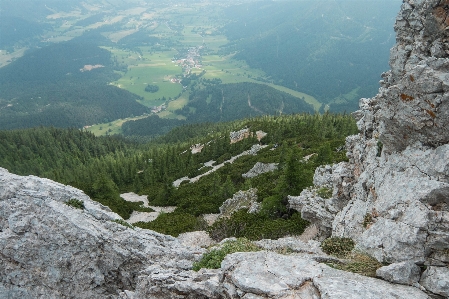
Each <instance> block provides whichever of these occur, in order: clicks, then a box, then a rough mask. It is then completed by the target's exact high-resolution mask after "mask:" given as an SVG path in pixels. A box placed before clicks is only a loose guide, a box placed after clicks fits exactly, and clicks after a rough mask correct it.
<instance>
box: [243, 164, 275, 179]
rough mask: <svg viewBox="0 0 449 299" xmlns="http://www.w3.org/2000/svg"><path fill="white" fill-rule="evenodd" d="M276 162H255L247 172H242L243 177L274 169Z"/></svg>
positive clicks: (250, 176)
mask: <svg viewBox="0 0 449 299" xmlns="http://www.w3.org/2000/svg"><path fill="white" fill-rule="evenodd" d="M277 166H278V163H267V164H265V163H261V162H257V163H256V164H255V165H254V167H253V168H251V169H250V170H249V171H248V172H247V173H244V174H242V177H244V178H254V177H256V176H259V175H261V174H263V173H267V172H270V171H274V170H276V169H277Z"/></svg>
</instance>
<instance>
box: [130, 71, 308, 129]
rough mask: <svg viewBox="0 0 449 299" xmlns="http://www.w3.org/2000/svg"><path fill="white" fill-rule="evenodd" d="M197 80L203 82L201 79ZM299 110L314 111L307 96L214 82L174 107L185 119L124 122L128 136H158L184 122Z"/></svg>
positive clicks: (199, 121) (152, 118)
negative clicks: (307, 100) (304, 97)
mask: <svg viewBox="0 0 449 299" xmlns="http://www.w3.org/2000/svg"><path fill="white" fill-rule="evenodd" d="M198 81H199V82H204V81H203V80H202V79H199V80H198ZM194 84H196V83H194ZM198 84H202V83H198ZM300 112H302V113H313V107H312V106H311V105H309V104H307V103H306V102H305V101H304V99H299V98H297V97H294V96H292V95H289V94H287V93H285V92H282V91H279V90H276V89H274V88H272V87H269V86H266V85H263V84H256V83H248V82H244V83H235V84H212V85H208V86H207V85H206V87H205V88H201V89H194V90H193V91H192V92H191V94H190V97H189V102H188V103H187V105H186V106H184V107H183V108H182V109H179V110H176V111H175V113H176V114H178V115H181V116H184V117H185V120H178V119H161V118H159V117H158V116H156V115H154V116H150V117H147V118H144V119H139V120H134V121H127V122H125V123H124V124H123V126H122V132H123V134H124V135H125V136H133V135H134V136H146V137H155V136H160V135H163V134H165V133H167V132H168V131H170V129H172V128H174V127H176V126H180V125H183V124H194V123H206V122H207V123H214V122H226V121H232V120H237V119H243V118H246V117H253V116H262V115H282V114H293V113H300Z"/></svg>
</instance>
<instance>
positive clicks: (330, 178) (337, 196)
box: [288, 162, 352, 237]
mask: <svg viewBox="0 0 449 299" xmlns="http://www.w3.org/2000/svg"><path fill="white" fill-rule="evenodd" d="M351 180H352V174H351V172H350V171H349V170H348V166H347V163H345V162H342V163H339V164H336V165H325V166H321V167H318V168H317V169H316V170H315V174H314V176H313V183H314V187H312V188H308V189H305V190H303V191H302V192H301V194H300V195H299V196H289V197H288V201H289V205H290V208H292V209H295V210H298V211H300V212H301V217H302V218H303V219H306V220H308V221H310V222H311V223H312V224H314V225H316V226H317V227H318V228H319V230H320V232H321V236H322V237H328V236H330V234H331V232H332V223H333V221H334V218H335V215H336V214H337V213H338V212H340V211H341V210H342V208H343V207H345V205H346V204H347V202H348V199H347V196H348V194H349V190H350V188H351V183H350V182H351Z"/></svg>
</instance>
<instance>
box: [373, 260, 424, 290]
mask: <svg viewBox="0 0 449 299" xmlns="http://www.w3.org/2000/svg"><path fill="white" fill-rule="evenodd" d="M376 276H378V277H381V278H382V279H384V280H387V281H389V282H393V283H399V284H405V285H413V284H415V283H417V282H418V281H419V278H420V277H421V268H419V267H418V266H417V265H416V264H415V263H413V262H410V261H406V262H401V263H394V264H391V265H388V266H384V267H381V268H379V269H377V271H376Z"/></svg>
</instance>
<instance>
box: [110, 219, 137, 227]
mask: <svg viewBox="0 0 449 299" xmlns="http://www.w3.org/2000/svg"><path fill="white" fill-rule="evenodd" d="M114 222H115V223H118V224H120V225H123V226H126V227H129V228H132V229H134V227H133V226H132V225H131V224H129V223H128V222H126V221H125V220H123V219H115V220H114Z"/></svg>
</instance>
